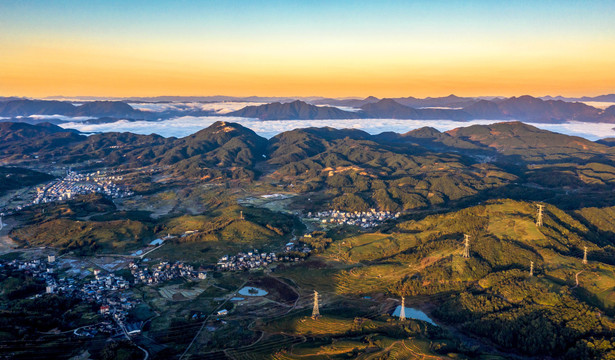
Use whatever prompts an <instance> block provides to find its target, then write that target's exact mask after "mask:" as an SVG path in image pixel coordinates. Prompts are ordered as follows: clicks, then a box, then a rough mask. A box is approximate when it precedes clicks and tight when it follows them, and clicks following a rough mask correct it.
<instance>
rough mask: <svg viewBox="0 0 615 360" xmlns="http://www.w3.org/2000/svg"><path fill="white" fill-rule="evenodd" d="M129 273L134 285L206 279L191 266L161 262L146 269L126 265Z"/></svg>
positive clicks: (205, 275) (135, 265) (133, 263)
mask: <svg viewBox="0 0 615 360" xmlns="http://www.w3.org/2000/svg"><path fill="white" fill-rule="evenodd" d="M128 267H129V269H130V272H131V273H132V276H133V277H134V282H135V284H157V283H159V282H162V281H168V280H172V279H176V278H180V277H183V278H195V279H206V278H207V273H206V272H205V271H204V270H202V269H201V270H194V267H193V266H192V265H188V264H185V263H183V262H180V261H178V262H175V263H173V264H171V263H169V262H167V261H163V262H161V263H160V264H158V265H156V266H153V267H152V268H151V269H148V268H147V267H145V266H141V265H140V264H139V263H137V262H134V261H133V262H131V263H130V264H128Z"/></svg>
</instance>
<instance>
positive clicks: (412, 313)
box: [391, 305, 438, 326]
mask: <svg viewBox="0 0 615 360" xmlns="http://www.w3.org/2000/svg"><path fill="white" fill-rule="evenodd" d="M400 312H401V305H397V307H396V308H395V311H393V313H392V314H391V316H396V317H399V313H400ZM405 313H406V318H407V319H415V320H423V321H426V322H428V323H430V324H432V325H435V326H438V325H437V324H436V323H435V322H433V320H431V319H430V318H429V316H427V314H425V313H424V312H422V311H421V310H417V309H414V308H409V307H407V308H405Z"/></svg>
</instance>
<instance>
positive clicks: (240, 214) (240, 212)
mask: <svg viewBox="0 0 615 360" xmlns="http://www.w3.org/2000/svg"><path fill="white" fill-rule="evenodd" d="M239 220H243V210H241V211H239Z"/></svg>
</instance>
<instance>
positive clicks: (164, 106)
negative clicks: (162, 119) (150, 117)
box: [129, 101, 263, 114]
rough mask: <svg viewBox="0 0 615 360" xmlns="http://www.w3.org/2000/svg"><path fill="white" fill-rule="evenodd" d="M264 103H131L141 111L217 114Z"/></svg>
mask: <svg viewBox="0 0 615 360" xmlns="http://www.w3.org/2000/svg"><path fill="white" fill-rule="evenodd" d="M262 104H263V103H253V102H231V101H229V102H216V103H199V102H187V103H129V105H130V106H132V107H133V108H134V109H137V110H141V111H152V112H163V111H190V110H203V111H213V112H215V113H216V114H227V113H230V112H231V111H236V110H239V109H243V108H244V107H246V106H249V105H262Z"/></svg>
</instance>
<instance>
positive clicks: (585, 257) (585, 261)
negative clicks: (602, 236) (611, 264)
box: [583, 246, 587, 264]
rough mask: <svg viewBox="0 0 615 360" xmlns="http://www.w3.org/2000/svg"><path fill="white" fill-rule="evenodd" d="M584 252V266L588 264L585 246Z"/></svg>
mask: <svg viewBox="0 0 615 360" xmlns="http://www.w3.org/2000/svg"><path fill="white" fill-rule="evenodd" d="M583 250H584V251H583V264H587V246H584V247H583Z"/></svg>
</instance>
